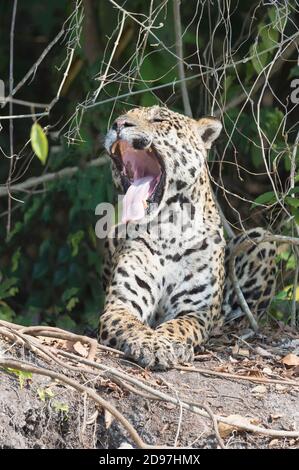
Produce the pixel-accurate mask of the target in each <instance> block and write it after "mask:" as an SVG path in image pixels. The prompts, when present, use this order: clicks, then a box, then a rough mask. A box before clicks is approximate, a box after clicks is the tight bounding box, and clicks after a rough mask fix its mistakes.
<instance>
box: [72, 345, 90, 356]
mask: <svg viewBox="0 0 299 470" xmlns="http://www.w3.org/2000/svg"><path fill="white" fill-rule="evenodd" d="M73 348H74V350H75V351H76V352H77V353H78V354H80V356H83V357H87V356H88V349H87V348H86V347H85V346H83V344H82V343H80V341H77V342H76V343H74V344H73Z"/></svg>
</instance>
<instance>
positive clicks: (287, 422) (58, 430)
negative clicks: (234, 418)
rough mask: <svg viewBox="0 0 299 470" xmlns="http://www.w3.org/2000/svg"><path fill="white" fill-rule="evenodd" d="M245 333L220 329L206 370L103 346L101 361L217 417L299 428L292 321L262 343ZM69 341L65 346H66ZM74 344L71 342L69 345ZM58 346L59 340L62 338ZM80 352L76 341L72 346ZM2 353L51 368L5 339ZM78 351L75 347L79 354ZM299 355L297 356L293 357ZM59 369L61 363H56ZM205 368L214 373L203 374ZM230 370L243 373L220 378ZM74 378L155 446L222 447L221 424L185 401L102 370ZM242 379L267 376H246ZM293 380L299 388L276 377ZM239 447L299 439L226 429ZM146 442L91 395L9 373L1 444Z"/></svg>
mask: <svg viewBox="0 0 299 470" xmlns="http://www.w3.org/2000/svg"><path fill="white" fill-rule="evenodd" d="M243 333H244V332H242V331H241V330H240V329H239V330H238V332H236V330H235V329H234V330H229V329H227V330H226V331H225V332H219V334H216V335H215V336H214V337H213V338H212V339H211V340H210V342H209V343H208V344H207V346H206V348H205V349H204V350H203V351H202V352H201V353H200V354H199V355H198V357H197V360H196V361H195V363H194V364H193V367H195V368H197V369H198V368H200V372H198V371H186V370H183V371H182V370H171V371H168V372H149V371H144V370H143V369H141V368H139V367H138V366H136V365H134V364H133V363H131V362H129V361H126V360H124V359H122V358H119V357H116V355H115V354H113V353H107V352H103V353H101V354H100V355H99V356H98V357H97V361H98V362H99V363H102V364H105V365H107V366H111V367H114V368H117V369H118V370H121V371H123V372H125V373H126V374H128V375H130V376H131V377H134V378H136V379H138V380H140V381H142V382H143V383H145V384H147V385H150V386H151V387H153V388H154V389H156V390H160V391H161V392H164V393H167V394H169V395H171V396H173V397H176V398H177V397H180V398H183V397H185V398H188V400H193V401H196V402H198V403H201V404H206V405H208V406H209V407H210V408H211V409H212V411H213V413H214V414H217V415H222V416H230V415H236V414H238V415H240V416H241V417H242V418H244V419H247V422H251V423H252V424H255V425H258V426H261V427H263V428H266V429H276V430H281V431H296V430H297V431H299V380H298V377H299V366H298V365H296V361H297V360H296V358H297V359H298V357H299V340H298V336H297V337H296V335H295V334H294V333H293V332H292V331H291V330H288V329H286V328H284V327H282V326H281V325H280V326H278V327H277V326H276V328H275V330H274V329H270V328H267V330H266V331H263V335H260V336H258V337H257V338H255V339H253V340H250V339H248V340H246V341H244V340H241V339H240V336H241V335H242V334H243ZM61 343H62V342H61ZM60 346H61V347H62V348H65V347H66V345H65V344H60ZM56 347H57V343H56ZM67 347H68V348H70V345H69V344H68V345H67ZM0 351H1V354H2V357H12V358H16V359H22V360H26V361H27V362H28V361H30V362H31V363H33V364H36V365H39V366H42V367H48V368H49V364H45V363H44V362H43V361H42V360H41V359H40V358H37V357H35V356H34V355H33V354H32V353H27V352H26V351H25V350H23V348H20V347H19V346H13V347H12V345H11V342H9V341H8V340H6V339H5V338H4V337H3V336H2V337H0ZM73 352H74V351H73ZM290 354H291V356H290ZM53 369H55V370H56V371H59V368H57V365H56V366H55V367H53ZM202 370H205V371H206V373H203V372H202ZM213 371H214V372H221V373H230V374H233V375H234V377H233V378H227V377H224V376H219V377H218V376H215V375H213ZM68 375H69V376H70V377H72V378H75V379H76V380H78V381H80V382H81V383H84V384H86V385H87V386H89V387H92V388H94V389H95V390H96V391H97V392H98V393H99V395H100V396H101V397H103V398H105V399H106V400H108V401H109V402H110V403H112V404H113V405H114V406H115V407H116V408H117V410H118V411H120V412H121V413H122V414H123V415H124V416H125V417H126V418H127V419H128V420H129V421H130V423H131V424H132V425H133V426H134V427H135V429H136V431H137V432H138V433H139V435H140V436H141V437H142V439H143V440H144V441H145V442H146V443H148V444H153V445H162V446H182V447H186V446H188V447H195V448H216V447H217V446H219V443H218V441H217V439H216V437H215V432H214V429H213V426H212V424H211V420H210V419H208V418H205V417H202V416H198V415H195V414H194V413H191V412H190V411H188V410H182V409H181V407H180V406H178V405H175V404H172V403H166V402H163V401H157V400H152V399H149V398H144V397H142V396H140V395H136V394H135V393H134V392H132V391H128V389H126V388H124V387H123V386H122V385H121V384H120V383H115V381H114V380H113V379H111V377H108V376H107V375H106V374H103V373H100V372H99V375H97V376H90V375H89V374H87V373H85V372H84V369H83V370H82V369H80V371H78V372H73V371H72V372H70V373H69V374H68ZM240 375H243V376H247V377H252V378H253V379H254V378H258V379H262V380H263V379H266V382H265V383H258V382H254V381H245V380H242V379H240V378H239V376H240ZM267 380H282V381H286V380H292V381H293V382H294V381H297V383H298V386H297V387H296V386H294V385H286V384H284V383H278V384H277V383H268V382H267ZM220 434H221V436H222V438H223V440H224V443H225V445H226V446H227V447H229V448H297V447H298V446H299V439H298V438H293V437H292V438H285V437H281V438H276V437H273V436H264V435H260V434H257V433H253V432H240V431H238V430H237V429H235V428H233V427H231V428H228V429H227V428H225V427H223V426H221V425H220ZM124 442H125V443H130V444H131V445H133V447H136V445H135V444H134V442H133V441H132V439H131V438H130V436H129V435H128V433H127V432H126V431H125V430H124V428H123V427H122V426H121V425H120V424H119V423H118V422H117V420H115V419H112V417H111V415H110V414H109V413H107V412H105V411H104V409H103V408H101V407H99V406H98V405H95V403H94V402H93V401H92V400H91V399H90V398H88V397H87V396H86V395H84V394H80V393H78V392H77V391H75V390H73V389H72V388H71V387H69V386H65V385H62V384H60V383H57V382H56V381H54V380H53V379H51V378H48V377H43V376H39V375H35V374H34V375H32V376H29V377H26V376H23V375H22V376H21V377H20V376H19V375H18V373H17V372H16V371H12V370H7V369H3V368H2V369H0V448H117V447H119V446H120V445H121V444H122V443H124Z"/></svg>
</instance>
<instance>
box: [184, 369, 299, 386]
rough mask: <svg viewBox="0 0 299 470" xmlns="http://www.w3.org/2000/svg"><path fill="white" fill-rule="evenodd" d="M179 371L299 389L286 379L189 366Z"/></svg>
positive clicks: (297, 383)
mask: <svg viewBox="0 0 299 470" xmlns="http://www.w3.org/2000/svg"><path fill="white" fill-rule="evenodd" d="M175 369H177V370H184V371H186V372H198V373H199V374H206V375H214V376H215V377H224V378H227V379H233V380H246V381H249V382H259V383H267V384H281V385H290V386H292V387H299V382H295V381H294V380H284V379H268V378H263V377H250V376H247V375H239V374H231V373H229V372H218V371H216V370H210V369H204V368H201V367H187V366H175Z"/></svg>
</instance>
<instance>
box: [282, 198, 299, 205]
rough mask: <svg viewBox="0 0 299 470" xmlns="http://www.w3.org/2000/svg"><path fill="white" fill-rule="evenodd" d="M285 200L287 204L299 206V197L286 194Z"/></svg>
mask: <svg viewBox="0 0 299 470" xmlns="http://www.w3.org/2000/svg"><path fill="white" fill-rule="evenodd" d="M285 200H286V202H287V203H288V204H289V206H292V207H296V208H297V207H299V199H295V198H294V197H290V196H287V197H286V198H285Z"/></svg>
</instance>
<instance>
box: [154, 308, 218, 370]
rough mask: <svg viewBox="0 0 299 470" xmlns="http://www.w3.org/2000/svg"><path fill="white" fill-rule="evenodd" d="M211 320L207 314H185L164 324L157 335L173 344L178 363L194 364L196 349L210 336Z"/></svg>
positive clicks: (157, 330)
mask: <svg viewBox="0 0 299 470" xmlns="http://www.w3.org/2000/svg"><path fill="white" fill-rule="evenodd" d="M210 318H211V316H210V315H208V314H207V312H200V313H189V314H184V315H183V316H181V317H179V318H175V319H173V320H169V321H167V322H165V323H162V324H161V325H160V326H159V327H158V328H157V329H156V333H157V335H158V336H159V337H160V338H165V339H167V340H169V341H170V342H171V344H172V349H173V351H174V354H175V356H176V360H177V362H179V363H182V362H192V361H193V358H194V349H195V348H196V347H197V346H200V345H201V344H202V343H204V342H205V341H206V340H207V338H208V336H209V332H210V326H211V325H210Z"/></svg>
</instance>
